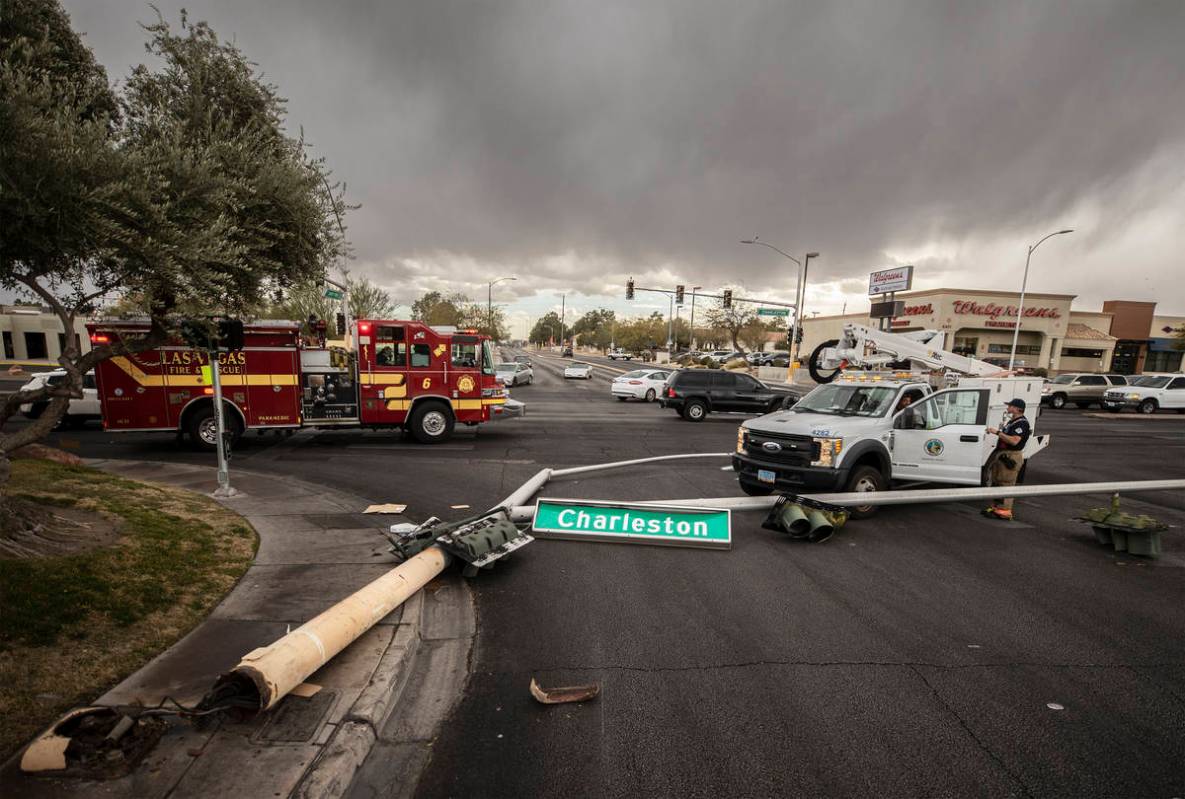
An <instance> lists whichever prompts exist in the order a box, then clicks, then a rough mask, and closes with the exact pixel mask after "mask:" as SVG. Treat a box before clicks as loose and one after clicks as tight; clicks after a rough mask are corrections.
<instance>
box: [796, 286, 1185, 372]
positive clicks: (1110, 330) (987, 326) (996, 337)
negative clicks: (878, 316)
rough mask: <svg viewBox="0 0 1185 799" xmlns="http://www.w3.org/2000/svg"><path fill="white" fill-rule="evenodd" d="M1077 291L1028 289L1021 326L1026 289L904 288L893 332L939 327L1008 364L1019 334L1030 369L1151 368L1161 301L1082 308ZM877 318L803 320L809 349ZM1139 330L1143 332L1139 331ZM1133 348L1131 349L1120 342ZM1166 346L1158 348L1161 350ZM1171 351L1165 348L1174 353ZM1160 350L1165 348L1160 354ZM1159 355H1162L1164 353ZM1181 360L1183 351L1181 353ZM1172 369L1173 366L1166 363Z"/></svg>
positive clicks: (949, 339)
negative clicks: (901, 311)
mask: <svg viewBox="0 0 1185 799" xmlns="http://www.w3.org/2000/svg"><path fill="white" fill-rule="evenodd" d="M1074 297H1075V295H1073V294H1041V293H1027V294H1026V295H1025V303H1024V311H1023V312H1021V313H1023V316H1022V317H1021V322H1020V332H1019V334H1017V332H1016V327H1017V315H1018V311H1019V306H1020V295H1019V293H1008V292H991V291H979V290H958V289H929V290H926V291H914V292H910V293H908V294H898V295H897V299H898V300H903V301H904V302H905V312H904V314H903V315H902V316H900V317H898V318H896V319H893V320H892V330H893V331H894V332H908V331H911V330H924V329H930V330H940V331H942V333H943V339H942V341H941V343H939V346H940V347H941V348H942V349H948V350H952V351H954V352H958V353H960V354H963V355H967V356H970V357H974V358H979V359H980V360H984V361H988V362H990V363H997V364H1000V365H1001V366H1007V365H1008V360H1009V357H1010V355H1011V352H1012V340H1013V336H1014V335H1015V336H1016V339H1017V345H1016V360H1015V365H1016V366H1020V367H1024V368H1026V369H1044V370H1046V371H1048V372H1050V373H1059V372H1107V371H1111V370H1116V371H1119V370H1120V369H1121V368H1122V371H1123V372H1124V373H1125V374H1133V373H1139V372H1141V371H1146V370H1147V369H1146V367H1145V360H1147V357H1148V354H1149V352H1150V346H1152V345H1153V344H1154V343H1155V344H1156V345H1161V344H1162V342H1161V339H1162V338H1163V337H1165V335H1166V334H1165V333H1164V332H1160V333H1159V335H1158V336H1157V335H1153V330H1152V328H1154V326H1155V325H1154V322H1153V316H1152V310H1153V309H1154V308H1155V303H1133V302H1126V301H1108V302H1107V303H1106V304H1104V307H1103V311H1075V310H1073V309H1072V307H1071V306H1072V303H1073V301H1074ZM1156 319H1157V320H1160V321H1161V322H1162V323H1163V324H1162V327H1169V328H1170V329H1176V328H1175V327H1172V322H1173V320H1178V321H1183V322H1185V320H1182V319H1181V318H1179V317H1156ZM849 322H855V323H858V324H865V325H869V326H873V327H875V326H876V324H877V323H876V322H874V321H872V320H870V319H869V317H868V315H867V313H866V312H865V313H862V314H847V315H846V316H819V317H815V318H813V319H808V320H806V322H805V324H804V325H803V336H804V337H803V344H802V349H803V352H804V353H809V352H810V351H811V350H813V349H814V347H815V346H817V345H818V344H819V343H821V342H823V341H826V340H828V339H833V338H838V336H839V334H840V332H841V331H842V330H843V326H844V324H847V323H849ZM1136 331H1142V332H1140V335H1139V337H1138V338H1137V337H1134V336H1133V335H1132V334H1133V332H1136ZM1121 348H1126V349H1121ZM1158 351H1159V350H1158ZM1169 356H1171V352H1169V353H1167V354H1166V356H1165V359H1166V361H1165V362H1168V361H1171V357H1169ZM1157 357H1158V358H1159V357H1160V356H1157ZM1157 362H1158V363H1160V362H1161V361H1159V360H1158V361H1157ZM1177 363H1178V367H1177V368H1180V367H1179V363H1180V359H1179V358H1178V359H1177ZM1161 371H1171V370H1161Z"/></svg>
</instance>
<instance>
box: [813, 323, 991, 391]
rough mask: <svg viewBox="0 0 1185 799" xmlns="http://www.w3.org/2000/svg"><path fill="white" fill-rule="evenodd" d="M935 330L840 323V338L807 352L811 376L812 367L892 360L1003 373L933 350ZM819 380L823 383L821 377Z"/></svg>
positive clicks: (881, 364)
mask: <svg viewBox="0 0 1185 799" xmlns="http://www.w3.org/2000/svg"><path fill="white" fill-rule="evenodd" d="M941 335H942V334H941V332H939V331H937V330H918V331H914V332H912V333H887V332H885V331H883V330H876V329H874V328H871V327H866V326H864V325H857V324H847V325H844V332H843V337H842V338H840V339H838V340H832V341H825V342H823V343H822V344H820V345H819V346H818V347H817V348H816V349H815V352H814V353H812V354H811V366H812V376H814V377H815V379H816V380H818V377H817V376H816V375H815V374H814V372H815V371H816V370H819V371H822V370H835V371H838V370H839V369H841V368H843V367H844V366H859V367H864V368H869V367H872V368H876V367H887V366H888V365H889V364H891V363H894V362H896V361H909V362H911V363H912V364H916V365H918V366H921V367H924V368H926V369H947V370H950V371H952V372H956V373H958V374H963V375H972V376H975V377H988V376H995V375H1000V374H1002V373H1003V372H1004V370H1003V369H1001V368H1000V367H999V366H996V365H995V364H991V363H988V362H987V361H981V360H978V359H976V358H968V357H967V356H965V355H959V354H958V353H954V352H949V351H947V350H940V349H936V348H935V347H934V346H933V345H932V344H931V342H932V341H934V340H935V339H938V340H941ZM820 382H827V381H826V380H822V381H820Z"/></svg>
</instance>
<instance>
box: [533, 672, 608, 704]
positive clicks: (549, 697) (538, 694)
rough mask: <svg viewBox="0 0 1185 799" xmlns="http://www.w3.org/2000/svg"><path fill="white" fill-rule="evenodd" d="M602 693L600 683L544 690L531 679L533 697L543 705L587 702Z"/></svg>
mask: <svg viewBox="0 0 1185 799" xmlns="http://www.w3.org/2000/svg"><path fill="white" fill-rule="evenodd" d="M600 693H601V684H600V683H599V682H594V683H589V684H588V685H568V686H565V687H563V688H543V687H542V686H540V685H539V683H538V681H536V680H535V678H534V677H532V678H531V696H533V697H535V701H536V702H539V703H540V704H543V705H561V704H565V703H568V702H587V701H588V700H590V699H596V698H597V696H598V695H599V694H600Z"/></svg>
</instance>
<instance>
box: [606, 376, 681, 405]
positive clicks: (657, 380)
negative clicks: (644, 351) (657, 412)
mask: <svg viewBox="0 0 1185 799" xmlns="http://www.w3.org/2000/svg"><path fill="white" fill-rule="evenodd" d="M670 376H671V373H670V372H668V371H665V370H663V369H635V370H634V371H632V372H626V373H625V374H623V375H622V376H621V377H617V378H614V379H613V383H612V384H611V385H610V387H609V391H610V393H612V394H613V396H615V397H617V399H619V400H621V401H622V402H625V401H626V400H627V399H640V400H645V401H646V402H654V400H656V399H658V398H659V397H661V396H662V394H663V389H664V388H665V387H666V384H667V379H668V378H669V377H670Z"/></svg>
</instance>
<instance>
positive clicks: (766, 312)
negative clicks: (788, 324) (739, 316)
mask: <svg viewBox="0 0 1185 799" xmlns="http://www.w3.org/2000/svg"><path fill="white" fill-rule="evenodd" d="M757 315H758V316H789V315H790V309H789V308H758V309H757Z"/></svg>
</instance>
